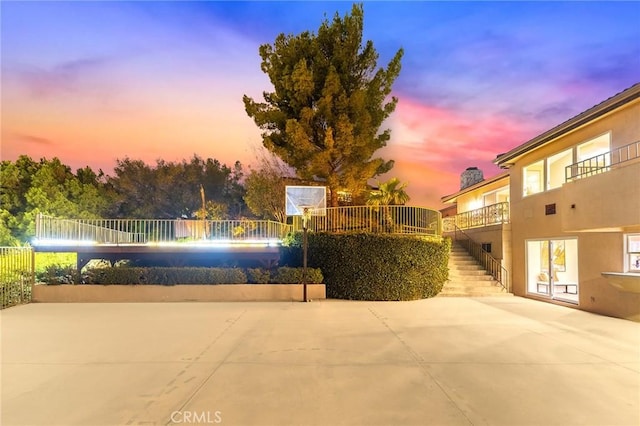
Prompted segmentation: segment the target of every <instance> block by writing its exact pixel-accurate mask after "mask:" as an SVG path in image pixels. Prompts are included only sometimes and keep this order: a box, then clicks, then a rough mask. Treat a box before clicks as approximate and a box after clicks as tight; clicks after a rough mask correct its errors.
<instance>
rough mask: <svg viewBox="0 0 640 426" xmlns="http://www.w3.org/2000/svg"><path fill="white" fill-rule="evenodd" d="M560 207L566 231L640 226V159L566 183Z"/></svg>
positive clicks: (626, 228) (637, 228)
mask: <svg viewBox="0 0 640 426" xmlns="http://www.w3.org/2000/svg"><path fill="white" fill-rule="evenodd" d="M558 207H559V208H560V209H561V215H560V216H561V219H562V228H563V229H564V230H566V231H570V230H578V231H579V230H589V229H601V228H613V227H619V228H623V229H624V230H628V231H631V230H633V229H636V230H640V162H636V163H632V164H625V165H620V166H619V167H617V168H615V169H612V170H611V171H609V172H607V173H602V174H599V175H596V176H591V177H588V178H585V179H578V180H575V181H573V182H569V183H566V184H565V185H564V187H563V188H562V191H561V197H560V205H559V206H558Z"/></svg>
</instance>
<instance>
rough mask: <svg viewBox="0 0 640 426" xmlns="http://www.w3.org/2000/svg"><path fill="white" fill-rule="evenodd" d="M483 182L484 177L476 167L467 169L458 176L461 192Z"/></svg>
mask: <svg viewBox="0 0 640 426" xmlns="http://www.w3.org/2000/svg"><path fill="white" fill-rule="evenodd" d="M483 180H484V176H483V175H482V170H480V169H478V168H477V167H468V168H467V170H465V171H464V172H462V174H461V175H460V190H461V191H462V190H463V189H465V188H468V187H470V186H471V185H475V184H476V183H478V182H482V181H483Z"/></svg>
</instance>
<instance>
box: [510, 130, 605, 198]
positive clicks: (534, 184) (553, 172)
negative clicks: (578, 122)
mask: <svg viewBox="0 0 640 426" xmlns="http://www.w3.org/2000/svg"><path fill="white" fill-rule="evenodd" d="M610 141H611V134H610V133H605V134H603V135H600V136H598V137H596V138H593V139H590V140H588V141H586V142H583V143H581V144H580V145H577V146H575V147H573V148H569V149H566V150H564V151H561V152H559V153H557V154H554V155H552V156H550V157H547V158H545V159H542V160H540V161H537V162H535V163H533V164H530V165H528V166H526V167H524V168H523V172H524V176H523V179H524V180H523V183H522V195H523V196H525V197H526V196H527V195H532V194H537V193H539V192H543V191H548V190H550V189H555V188H560V187H561V186H562V185H564V183H565V182H566V179H567V178H568V177H567V176H566V171H567V167H569V166H570V176H569V178H572V177H576V176H589V175H591V174H596V173H602V172H604V171H607V170H608V168H609V166H610V165H611V153H610V152H611V151H610ZM574 153H575V155H574ZM574 157H575V159H574Z"/></svg>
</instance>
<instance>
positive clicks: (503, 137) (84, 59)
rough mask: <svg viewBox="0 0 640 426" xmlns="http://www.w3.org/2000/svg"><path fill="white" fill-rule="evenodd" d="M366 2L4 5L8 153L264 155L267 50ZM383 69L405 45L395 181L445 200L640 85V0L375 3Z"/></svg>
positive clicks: (369, 16) (419, 199)
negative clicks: (500, 158) (472, 170)
mask: <svg viewBox="0 0 640 426" xmlns="http://www.w3.org/2000/svg"><path fill="white" fill-rule="evenodd" d="M351 6H352V3H351V2H323V1H315V2H267V1H264V2H11V1H3V2H2V3H1V5H0V11H1V13H2V16H1V21H2V22H1V24H2V29H1V36H2V52H1V58H2V150H1V154H2V159H10V160H13V159H15V158H16V157H17V156H18V155H20V154H27V155H30V156H32V157H34V158H36V159H38V158H41V157H47V158H51V157H53V156H58V157H59V158H60V159H61V160H62V161H63V162H65V163H67V164H70V165H71V166H72V167H74V168H77V167H83V166H85V165H89V166H91V167H92V168H94V169H98V168H102V169H103V170H105V171H106V172H107V173H109V172H110V170H111V169H112V168H113V166H114V165H115V159H116V158H124V157H127V156H128V157H131V158H136V159H138V158H139V159H143V160H145V161H148V162H150V163H153V162H154V161H155V160H156V159H158V158H163V159H165V160H181V159H183V158H189V157H191V156H192V155H193V154H198V155H200V156H202V157H205V158H206V157H213V158H217V159H219V160H220V161H222V162H224V163H227V164H231V163H233V162H234V161H236V160H241V161H242V162H243V163H244V164H247V165H248V164H251V162H252V161H253V160H254V158H255V150H256V147H258V146H259V145H260V132H259V130H258V129H257V128H256V127H255V125H254V124H253V121H252V120H251V119H250V118H248V117H247V115H246V113H245V111H244V107H243V104H242V95H244V94H247V95H249V96H252V97H254V98H260V96H261V93H262V92H263V91H270V90H271V85H270V82H269V80H268V79H267V77H266V76H265V75H264V74H263V73H262V72H261V70H260V58H259V56H258V47H259V46H260V45H261V44H264V43H272V42H273V40H274V39H275V37H276V36H277V35H278V34H279V33H285V34H292V33H293V34H297V33H300V32H302V31H312V32H316V31H317V28H318V27H319V25H320V23H321V22H322V20H323V19H324V18H325V17H327V18H329V19H331V18H332V17H333V15H334V14H335V13H336V12H338V13H339V14H340V15H344V13H346V12H348V11H349V10H350V9H351ZM364 12H365V23H364V39H365V40H372V41H373V43H374V45H375V47H376V49H377V50H378V52H379V54H380V59H379V65H381V66H384V65H386V63H387V62H388V61H389V60H390V59H391V58H392V56H393V55H394V54H395V52H396V51H397V50H398V49H399V48H403V49H404V51H405V55H404V57H403V61H402V64H403V65H402V71H401V73H400V77H399V78H398V80H397V81H396V84H395V85H394V95H395V96H397V97H398V98H399V99H400V102H399V104H398V108H397V109H396V112H395V113H394V114H393V115H392V116H391V117H390V118H389V119H388V120H387V122H386V123H385V128H386V127H388V128H391V130H392V136H391V141H390V143H389V145H388V146H387V147H386V148H385V149H384V150H383V152H382V155H383V156H384V157H385V158H392V159H394V160H396V166H395V167H394V169H393V170H392V172H391V173H390V174H389V175H388V176H385V177H384V178H386V177H392V176H397V177H399V178H400V179H401V180H403V181H408V182H409V193H410V195H411V196H412V202H411V204H415V205H425V206H438V204H439V198H440V196H442V195H445V194H448V193H452V192H455V191H456V190H457V188H458V183H459V174H460V172H462V171H463V170H464V169H465V168H466V167H469V166H478V167H480V168H481V169H483V170H484V172H485V176H487V177H489V176H492V175H494V174H496V173H498V170H497V169H496V168H495V166H493V165H492V164H491V161H492V160H493V159H494V158H495V156H496V155H497V154H499V153H501V152H505V151H507V150H509V149H511V148H513V147H515V146H517V145H520V144H521V143H523V142H525V141H526V140H528V139H530V138H532V137H534V136H536V135H538V134H540V133H542V132H544V131H545V130H547V129H549V128H551V127H553V126H555V125H557V124H559V123H561V122H563V121H565V120H567V119H568V118H570V117H572V116H574V115H576V114H578V113H580V112H582V111H584V110H585V109H587V108H589V107H591V106H593V105H595V104H597V103H599V102H601V101H603V100H604V99H606V98H608V97H610V96H612V95H614V94H615V93H618V92H620V91H621V90H623V89H625V88H627V87H630V86H631V85H633V84H635V83H637V82H639V81H640V2H609V1H606V2H598V1H595V2H430V1H425V2H414V1H411V2H378V1H376V2H365V3H364Z"/></svg>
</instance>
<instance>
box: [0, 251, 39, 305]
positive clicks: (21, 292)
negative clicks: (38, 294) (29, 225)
mask: <svg viewBox="0 0 640 426" xmlns="http://www.w3.org/2000/svg"><path fill="white" fill-rule="evenodd" d="M34 282H35V269H34V253H33V250H32V249H31V247H0V309H4V308H8V307H9V306H14V305H18V304H21V303H28V302H30V301H31V289H32V286H33V284H34Z"/></svg>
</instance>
